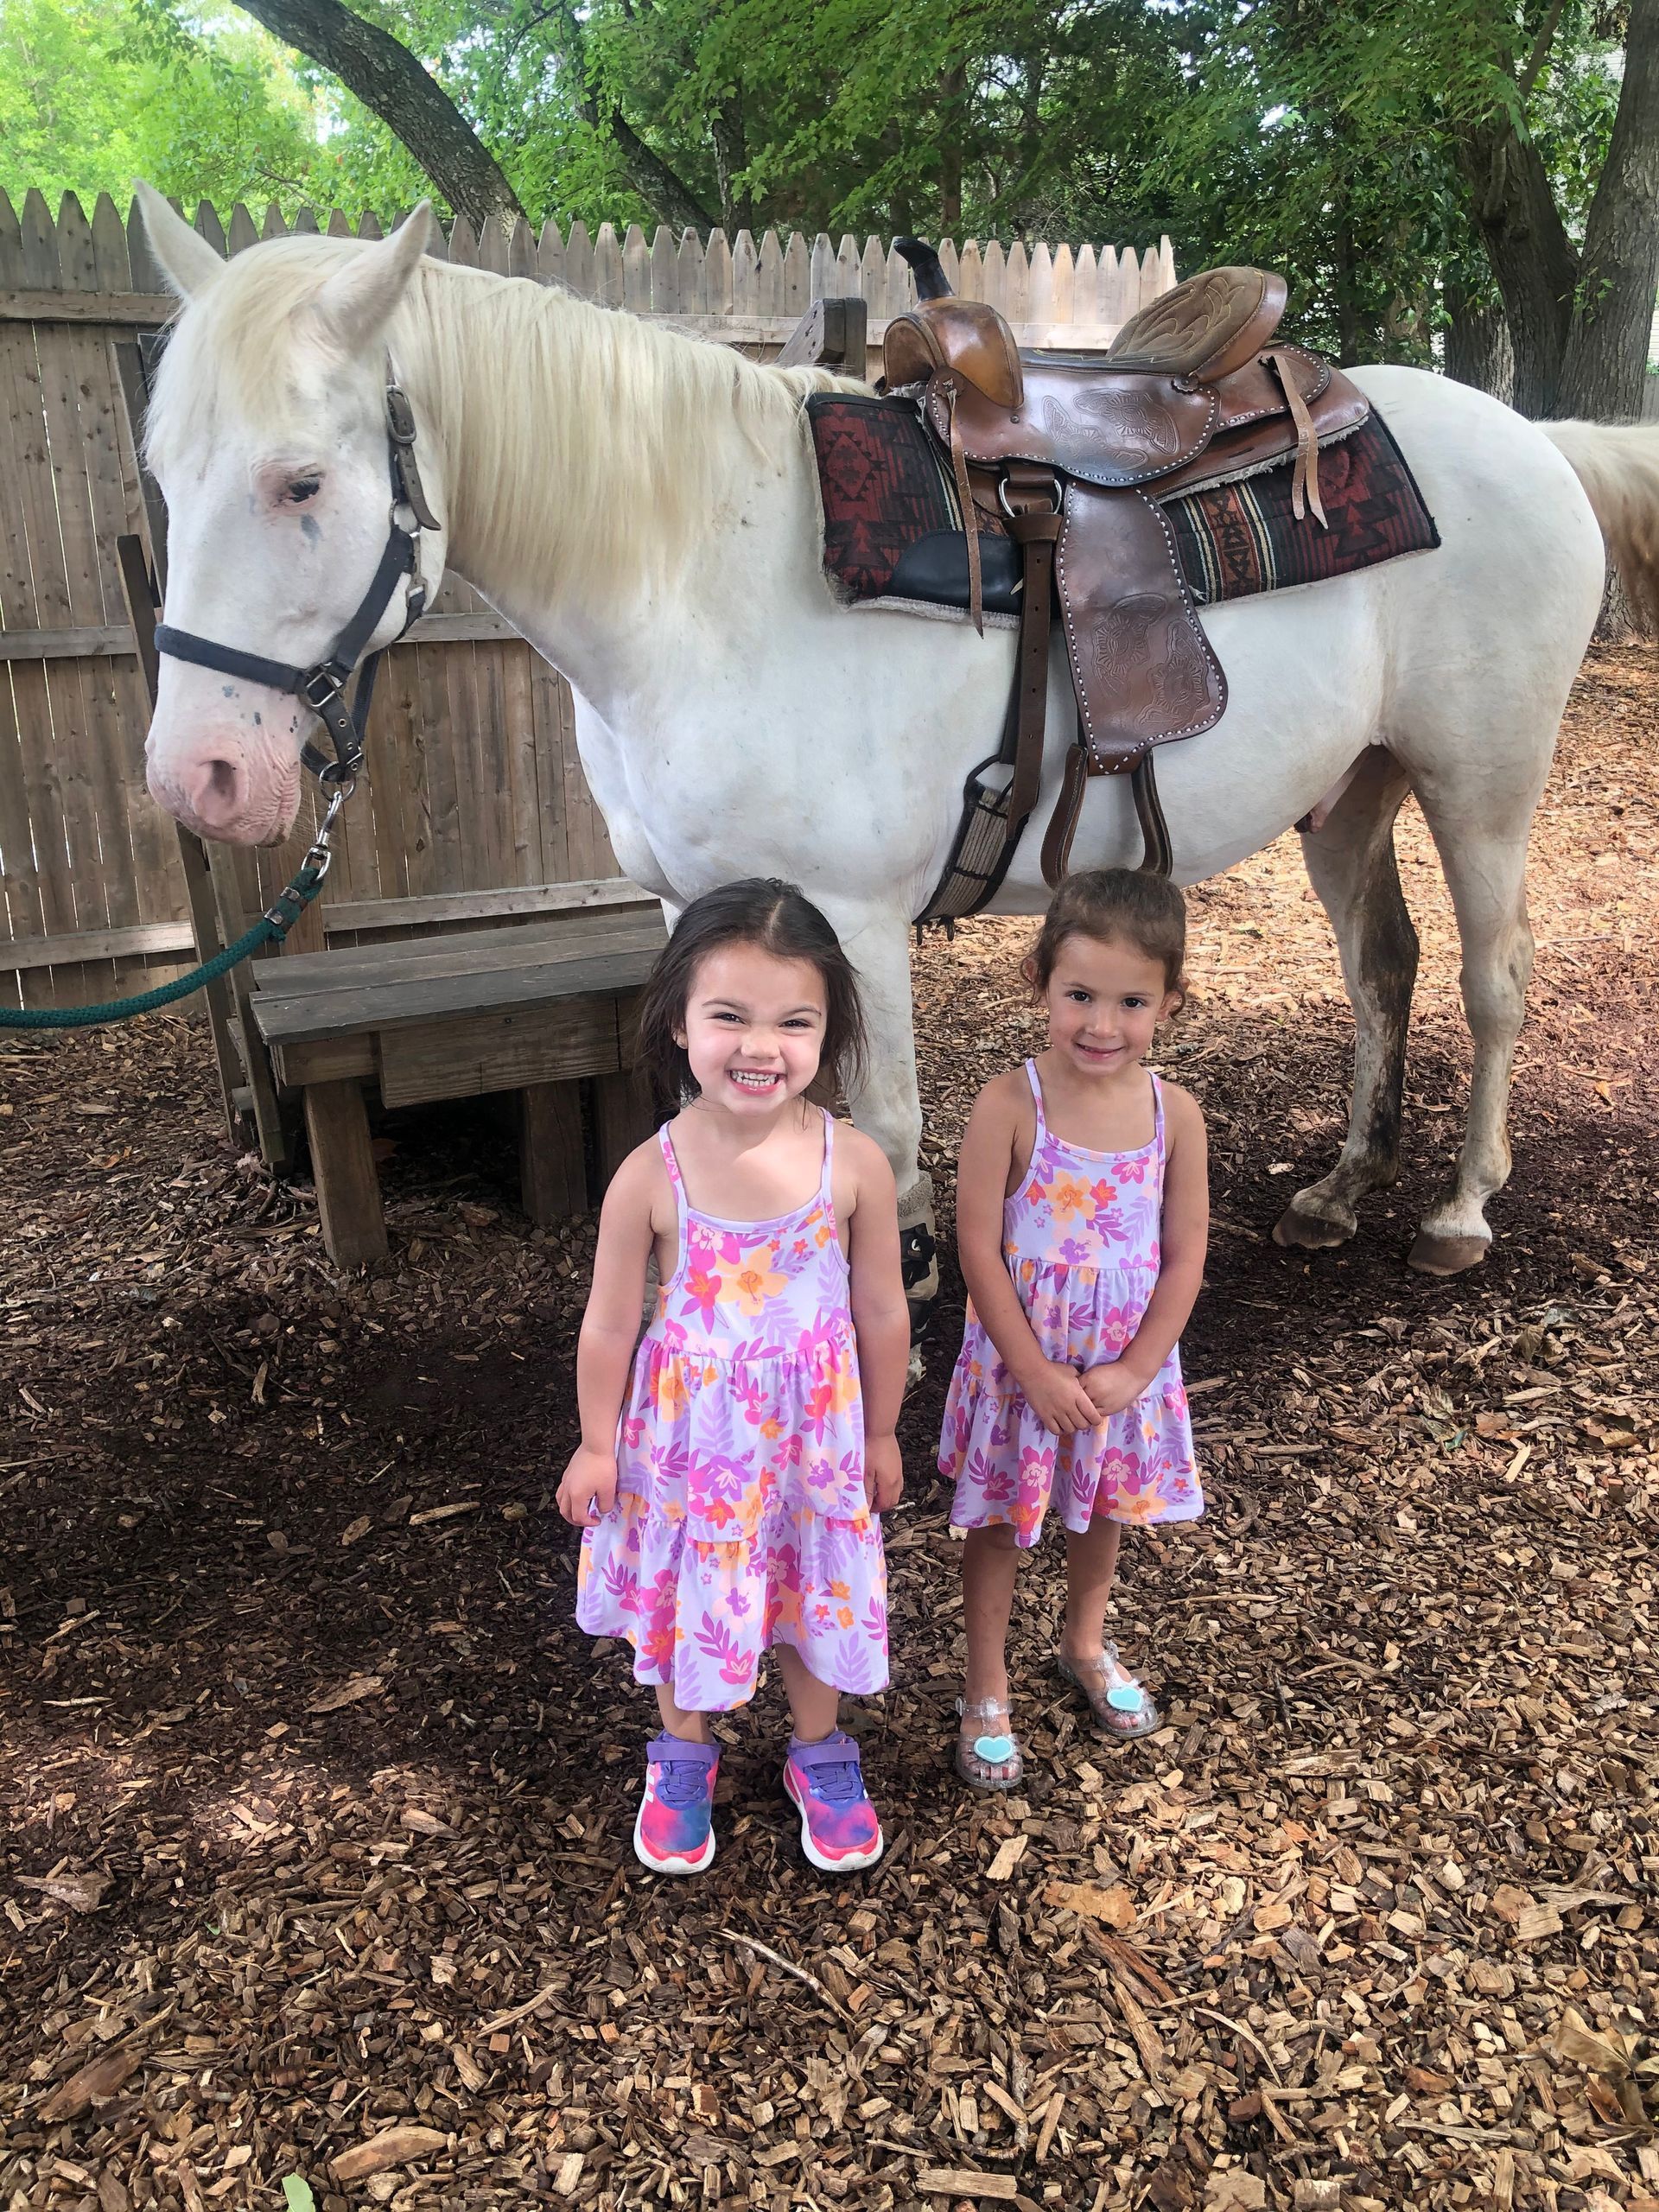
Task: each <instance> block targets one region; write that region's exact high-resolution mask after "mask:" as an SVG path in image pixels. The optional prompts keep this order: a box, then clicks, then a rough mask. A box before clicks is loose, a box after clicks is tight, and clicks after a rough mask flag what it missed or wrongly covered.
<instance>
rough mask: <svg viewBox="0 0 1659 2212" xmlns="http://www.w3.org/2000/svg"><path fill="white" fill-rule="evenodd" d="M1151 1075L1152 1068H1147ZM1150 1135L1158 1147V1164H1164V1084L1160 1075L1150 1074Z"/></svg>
mask: <svg viewBox="0 0 1659 2212" xmlns="http://www.w3.org/2000/svg"><path fill="white" fill-rule="evenodd" d="M1147 1074H1148V1075H1152V1070H1151V1069H1150V1068H1148V1069H1147ZM1152 1135H1153V1141H1154V1143H1155V1144H1156V1145H1157V1147H1158V1165H1159V1166H1160V1167H1161V1166H1163V1164H1164V1085H1163V1079H1162V1077H1160V1076H1155V1075H1153V1076H1152Z"/></svg>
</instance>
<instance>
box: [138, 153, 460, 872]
mask: <svg viewBox="0 0 1659 2212" xmlns="http://www.w3.org/2000/svg"><path fill="white" fill-rule="evenodd" d="M138 195H139V200H140V203H141V205H142V206H143V213H144V221H145V226H146V228H147V230H148V232H149V239H150V244H151V245H152V246H153V248H154V250H155V252H156V258H157V260H158V261H159V262H160V263H161V264H162V269H163V270H164V271H165V272H166V275H167V277H168V280H169V282H170V283H171V284H172V285H173V287H174V289H175V290H176V291H177V292H178V294H179V296H180V298H181V301H182V302H183V305H182V308H181V312H180V314H179V316H178V318H177V320H176V321H175V323H174V325H173V327H172V330H171V333H170V336H169V340H168V346H167V348H166V351H165V353H164V354H163V356H162V362H161V366H160V370H159V372H158V374H157V377H156V389H155V393H154V397H153V401H152V404H151V407H150V412H149V426H148V430H147V435H146V447H147V454H148V459H149V465H150V467H151V468H152V470H153V472H154V474H155V476H156V480H157V482H158V483H159V484H160V486H161V488H162V493H163V495H164V496H165V498H166V500H167V505H168V577H167V605H166V609H165V629H164V631H163V632H162V634H161V636H160V638H159V639H158V642H159V643H160V644H161V645H162V648H163V657H162V664H161V679H160V685H159V689H158V691H157V695H156V712H155V715H154V716H153V718H152V720H151V722H150V728H149V742H148V745H147V747H146V760H147V764H148V779H149V789H150V791H151V794H152V795H153V797H154V798H156V800H157V801H158V803H159V804H161V805H162V806H163V807H165V808H166V810H168V813H169V814H172V815H174V816H175V817H177V819H178V820H179V821H181V822H182V823H185V824H187V826H188V827H189V828H190V829H194V830H196V831H197V832H198V833H199V834H200V835H201V836H207V837H215V838H219V839H221V840H223V841H225V842H228V843H231V844H238V845H255V844H271V843H276V842H280V840H281V839H282V838H283V837H284V836H286V835H287V834H288V832H289V829H291V828H292V827H293V823H294V819H295V817H296V813H297V812H298V810H299V800H300V774H301V753H302V748H303V747H304V746H305V744H306V742H307V741H308V739H309V738H310V737H311V736H312V735H313V734H314V733H316V732H317V716H316V715H315V712H314V709H313V707H312V706H311V705H309V704H308V703H307V700H306V698H305V697H304V696H302V689H303V685H302V683H300V682H298V681H296V682H295V683H284V682H283V681H282V680H281V679H282V678H283V673H284V671H287V673H288V675H289V677H294V678H296V679H299V678H302V677H312V678H314V679H317V680H319V681H322V682H323V689H324V691H325V692H326V690H327V682H326V680H325V679H324V678H323V677H322V673H321V672H322V671H327V669H328V667H329V666H330V664H333V665H334V669H335V671H336V673H339V672H340V664H341V663H342V662H343V661H346V660H350V661H353V662H354V661H356V660H357V659H359V658H361V656H362V655H363V654H365V653H366V652H373V651H375V650H377V649H378V648H379V647H382V646H384V645H387V644H389V643H390V642H391V639H394V638H395V637H397V635H398V633H399V632H401V631H402V630H403V629H404V626H405V625H406V623H407V622H408V621H409V620H410V619H411V618H412V616H413V614H414V613H416V612H418V610H419V607H420V606H421V605H422V604H423V601H424V600H425V599H427V598H429V596H430V594H432V593H434V592H435V590H436V588H437V584H438V581H439V579H440V577H441V576H442V573H443V566H444V558H445V553H446V546H447V541H446V535H445V532H444V530H443V528H442V524H440V523H438V521H437V513H442V485H441V483H440V482H439V481H438V480H436V471H437V467H438V462H439V459H440V456H439V454H438V452H437V449H436V446H435V442H434V441H432V440H430V439H428V440H427V441H426V442H424V443H423V445H422V448H421V468H422V470H423V471H424V472H425V489H424V490H423V486H422V481H421V477H420V474H418V473H417V472H416V471H415V470H414V468H413V467H412V464H411V465H410V467H408V468H407V470H404V466H403V462H402V461H400V446H399V442H398V439H397V436H396V435H394V433H395V432H396V431H397V429H400V428H401V429H404V430H405V431H406V430H407V429H409V427H410V418H409V417H408V416H403V417H402V419H401V421H400V420H399V416H398V413H397V403H398V397H399V395H397V392H396V391H389V387H391V386H394V385H395V384H396V358H397V343H396V333H397V315H398V310H399V308H401V307H402V306H403V304H404V300H405V296H406V295H407V294H408V293H409V291H410V288H411V286H412V284H413V283H415V280H416V270H417V268H418V265H419V263H420V258H421V256H422V254H423V251H425V247H426V243H427V239H428V236H429V221H430V217H429V210H428V208H427V207H426V205H425V203H424V202H423V204H422V205H421V206H420V207H417V208H416V211H415V213H414V214H413V215H411V216H410V219H409V220H408V222H406V223H405V224H404V225H403V226H402V227H401V228H400V229H399V230H397V231H396V232H394V233H393V234H392V236H391V238H386V239H385V240H382V241H378V242H374V243H368V242H364V241H359V240H356V239H344V238H319V237H315V236H310V237H307V236H295V237H289V238H279V239H273V240H270V241H269V242H267V243H266V244H264V245H257V246H254V247H251V248H250V249H249V250H248V251H246V252H245V253H242V254H239V255H238V256H237V257H236V258H235V259H234V260H232V261H230V262H228V263H227V262H223V261H221V260H220V259H219V256H218V255H217V254H216V253H215V252H214V251H213V248H212V247H211V246H210V245H208V244H207V241H206V240H205V239H203V238H200V237H198V236H197V234H196V232H194V231H193V230H191V229H190V228H189V226H188V224H186V223H185V222H183V221H182V220H181V218H180V217H179V216H178V215H177V214H176V213H175V212H174V210H173V209H172V208H171V207H169V206H168V203H167V202H166V201H165V200H163V199H162V197H161V196H160V194H157V193H156V192H154V191H152V190H151V189H150V188H149V187H148V186H147V185H140V187H139V188H138ZM402 450H403V451H404V452H405V453H406V452H407V451H408V450H409V448H407V446H406V445H405V446H404V448H402ZM428 492H429V493H430V499H431V501H432V502H435V503H436V508H437V513H435V512H433V509H432V505H429V501H428V498H427V496H426V495H427V493H428ZM378 594H384V605H381V604H380V603H379V599H378ZM354 616H360V617H361V620H359V621H357V622H355V623H354V622H353V617H354ZM169 639H170V640H171V642H169ZM348 647H349V651H348V650H347V648H348ZM204 648H205V649H206V650H205V651H204V650H203V649H204ZM313 696H318V695H317V694H316V693H315V691H314V694H313ZM319 734H320V733H319Z"/></svg>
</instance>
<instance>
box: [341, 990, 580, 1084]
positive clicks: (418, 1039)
mask: <svg viewBox="0 0 1659 2212" xmlns="http://www.w3.org/2000/svg"><path fill="white" fill-rule="evenodd" d="M617 1052H618V1046H617V1031H616V1009H615V1007H614V1006H613V1003H612V1001H610V1000H609V999H608V998H604V997H591V996H590V997H583V998H573V999H569V1000H564V1001H558V1002H556V1003H554V1004H542V1003H537V1002H535V1001H530V1002H527V1003H526V1004H524V1006H522V1007H514V1008H512V1009H511V1010H510V1011H501V1012H498V1013H490V1014H458V1015H457V1016H456V1018H454V1019H453V1020H445V1021H442V1022H433V1023H423V1022H411V1023H410V1024H407V1025H406V1026H404V1027H399V1028H394V1029H383V1030H382V1032H381V1033H380V1038H379V1061H380V1096H381V1097H382V1098H384V1099H385V1103H386V1104H387V1105H388V1106H417V1105H422V1104H424V1103H426V1102H428V1101H429V1100H431V1099H436V1098H475V1097H479V1096H482V1095H483V1093H485V1092H486V1091H490V1090H520V1089H522V1088H523V1087H524V1086H525V1085H526V1084H542V1083H569V1082H573V1081H575V1080H577V1079H579V1078H580V1077H582V1076H589V1075H605V1074H608V1073H611V1072H613V1071H614V1070H615V1068H616V1066H617V1065H618V1061H617ZM306 1095H307V1096H310V1093H309V1092H307V1094H306Z"/></svg>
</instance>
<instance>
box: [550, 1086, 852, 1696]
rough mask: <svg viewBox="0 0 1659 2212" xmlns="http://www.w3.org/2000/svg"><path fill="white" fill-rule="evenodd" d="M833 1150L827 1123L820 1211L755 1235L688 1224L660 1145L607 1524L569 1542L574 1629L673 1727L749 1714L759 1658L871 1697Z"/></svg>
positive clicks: (789, 1217) (748, 1227)
mask: <svg viewBox="0 0 1659 2212" xmlns="http://www.w3.org/2000/svg"><path fill="white" fill-rule="evenodd" d="M834 1130H835V1124H834V1122H832V1121H831V1119H830V1117H829V1115H828V1114H825V1116H824V1117H823V1177H822V1179H821V1180H820V1182H819V1185H818V1188H817V1194H816V1196H815V1197H814V1198H812V1199H811V1200H810V1203H809V1204H807V1205H804V1206H801V1207H798V1209H797V1210H796V1211H795V1212H793V1213H790V1214H785V1215H784V1216H783V1217H781V1218H779V1220H776V1221H756V1222H734V1221H719V1220H716V1219H715V1217H714V1216H712V1215H710V1214H704V1213H698V1212H696V1211H695V1210H694V1209H693V1208H691V1207H690V1206H689V1205H687V1203H686V1197H685V1185H684V1184H683V1181H682V1180H681V1177H680V1170H679V1163H678V1161H677V1160H676V1159H675V1157H674V1146H673V1142H672V1140H671V1138H670V1135H669V1133H668V1130H667V1128H663V1129H662V1130H661V1131H659V1132H658V1135H659V1141H660V1142H661V1144H662V1148H663V1161H664V1166H666V1168H667V1170H668V1178H669V1181H670V1182H671V1184H672V1185H673V1188H674V1196H675V1199H676V1203H677V1210H678V1215H679V1258H678V1263H677V1266H676V1268H675V1270H674V1273H673V1274H672V1276H671V1279H670V1280H669V1281H667V1282H665V1283H664V1285H663V1287H662V1288H661V1290H660V1291H659V1293H658V1300H657V1310H656V1313H655V1314H654V1316H653V1317H652V1321H651V1324H650V1325H649V1327H648V1328H647V1329H646V1331H645V1335H644V1336H643V1337H642V1338H641V1339H640V1341H639V1349H638V1350H637V1351H636V1352H635V1354H634V1361H633V1376H632V1384H631V1388H630V1392H629V1396H628V1401H627V1403H626V1406H625V1407H624V1408H623V1411H622V1416H621V1420H620V1423H619V1425H618V1431H617V1444H616V1457H617V1471H618V1481H617V1499H616V1505H615V1507H614V1509H613V1511H611V1512H610V1513H608V1514H607V1515H606V1516H605V1517H604V1519H603V1520H601V1521H600V1522H597V1523H595V1525H594V1527H592V1528H590V1529H587V1530H585V1531H584V1533H583V1535H582V1562H581V1566H580V1568H579V1570H578V1577H577V1586H576V1619H577V1621H578V1622H579V1623H580V1624H581V1625H582V1628H584V1629H586V1630H588V1633H589V1634H590V1635H593V1636H616V1637H626V1639H627V1641H628V1642H629V1643H632V1646H633V1653H634V1661H633V1672H634V1678H635V1680H636V1681H642V1682H660V1683H665V1684H666V1685H667V1686H668V1687H669V1688H670V1689H671V1692H672V1694H673V1696H674V1699H675V1701H676V1703H677V1704H678V1705H679V1706H680V1707H682V1708H683V1710H684V1711H685V1712H688V1713H718V1712H724V1711H727V1710H728V1709H729V1708H730V1707H733V1706H738V1705H743V1704H746V1703H747V1700H749V1699H750V1698H751V1697H752V1696H753V1694H754V1687H755V1678H756V1673H757V1670H758V1667H759V1662H760V1654H761V1653H762V1652H763V1651H765V1650H766V1649H769V1648H770V1647H771V1646H772V1644H774V1643H788V1644H791V1645H793V1647H794V1649H796V1650H797V1651H798V1653H799V1654H800V1656H801V1658H802V1660H803V1662H804V1663H805V1665H806V1667H807V1668H808V1669H809V1670H810V1672H811V1673H812V1674H814V1675H817V1678H818V1680H819V1681H823V1682H829V1683H831V1684H833V1685H834V1687H835V1688H837V1689H842V1690H854V1691H861V1690H863V1691H868V1690H879V1689H881V1688H885V1686H886V1683H887V1565H886V1561H885V1560H884V1559H883V1556H882V1551H881V1533H880V1523H879V1522H878V1521H877V1519H876V1517H875V1516H874V1514H873V1513H872V1512H871V1510H870V1509H869V1506H868V1503H867V1502H866V1500H865V1496H864V1410H863V1406H862V1403H861V1398H860V1394H859V1378H858V1346H857V1340H856V1338H855V1334H854V1330H853V1316H852V1310H851V1306H850V1304H849V1274H848V1268H847V1261H846V1256H845V1255H844V1254H843V1252H842V1249H841V1242H840V1239H839V1237H838V1236H837V1235H836V1216H835V1208H834V1205H833V1203H832V1201H831V1198H830V1166H831V1161H832V1159H833V1156H834V1147H835V1135H834Z"/></svg>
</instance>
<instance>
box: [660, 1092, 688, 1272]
mask: <svg viewBox="0 0 1659 2212" xmlns="http://www.w3.org/2000/svg"><path fill="white" fill-rule="evenodd" d="M657 1141H658V1144H659V1145H660V1146H661V1147H662V1153H663V1166H664V1168H665V1169H666V1170H667V1171H668V1185H669V1188H670V1189H671V1191H672V1192H673V1193H674V1218H675V1231H676V1234H675V1243H676V1246H677V1253H678V1256H677V1259H676V1261H675V1263H674V1274H675V1280H676V1281H678V1279H679V1277H680V1276H681V1275H682V1274H684V1272H685V1263H686V1261H687V1259H688V1257H689V1256H690V1245H689V1243H688V1242H687V1227H688V1224H687V1220H686V1216H687V1214H688V1213H689V1211H690V1208H689V1206H688V1205H687V1203H686V1197H685V1178H684V1177H683V1175H682V1174H681V1173H680V1163H679V1161H678V1160H677V1159H676V1158H675V1156H674V1140H673V1138H672V1137H671V1136H670V1135H669V1134H668V1123H667V1122H664V1123H663V1126H662V1127H661V1128H660V1129H658V1132H657ZM664 1287H667V1286H664Z"/></svg>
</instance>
